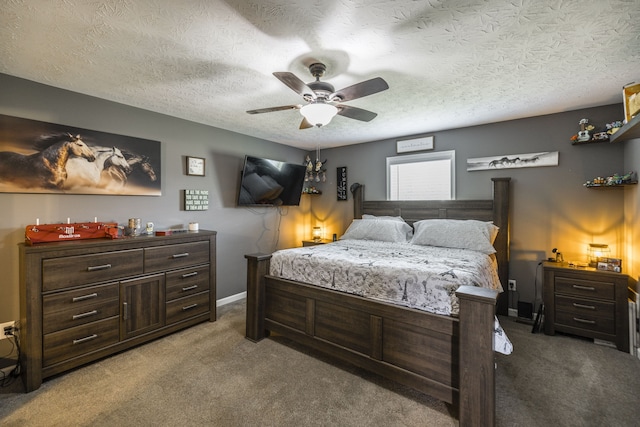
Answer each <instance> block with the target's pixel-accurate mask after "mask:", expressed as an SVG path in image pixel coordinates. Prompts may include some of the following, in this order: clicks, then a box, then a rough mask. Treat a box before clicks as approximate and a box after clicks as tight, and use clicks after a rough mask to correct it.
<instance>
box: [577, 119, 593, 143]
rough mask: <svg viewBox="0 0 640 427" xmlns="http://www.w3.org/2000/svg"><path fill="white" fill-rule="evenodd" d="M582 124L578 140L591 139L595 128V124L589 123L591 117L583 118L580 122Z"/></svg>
mask: <svg viewBox="0 0 640 427" xmlns="http://www.w3.org/2000/svg"><path fill="white" fill-rule="evenodd" d="M578 124H579V125H580V131H579V132H578V139H577V140H578V141H580V142H585V141H589V140H590V139H591V134H590V133H589V132H591V131H592V130H594V129H595V126H593V125H591V124H589V119H582V120H580V121H579V122H578Z"/></svg>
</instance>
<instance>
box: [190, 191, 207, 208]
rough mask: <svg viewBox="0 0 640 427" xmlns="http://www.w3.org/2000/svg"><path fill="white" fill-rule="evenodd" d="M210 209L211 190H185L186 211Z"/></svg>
mask: <svg viewBox="0 0 640 427" xmlns="http://www.w3.org/2000/svg"><path fill="white" fill-rule="evenodd" d="M207 209H209V190H184V210H185V211H206V210H207Z"/></svg>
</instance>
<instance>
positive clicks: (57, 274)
mask: <svg viewBox="0 0 640 427" xmlns="http://www.w3.org/2000/svg"><path fill="white" fill-rule="evenodd" d="M207 320H208V321H211V322H213V321H215V320H216V232H215V231H206V230H201V231H198V232H188V233H177V234H173V235H170V236H140V237H133V238H122V239H115V240H109V239H92V240H78V241H70V242H61V243H57V242H56V243H44V244H38V245H34V246H27V245H24V244H21V245H20V325H19V331H20V343H21V356H20V364H21V368H22V377H23V380H24V383H25V388H26V390H27V391H28V392H29V391H32V390H35V389H37V388H38V387H40V385H41V384H42V380H43V379H44V378H47V377H50V376H52V375H56V374H59V373H61V372H64V371H67V370H69V369H72V368H75V367H77V366H80V365H83V364H86V363H88V362H92V361H94V360H97V359H99V358H102V357H105V356H108V355H110V354H113V353H116V352H119V351H122V350H126V349H128V348H130V347H133V346H135V345H138V344H141V343H144V342H147V341H150V340H152V339H155V338H158V337H161V336H164V335H167V334H169V333H172V332H175V331H178V330H180V329H184V328H186V327H189V326H193V325H195V324H197V323H200V322H204V321H207Z"/></svg>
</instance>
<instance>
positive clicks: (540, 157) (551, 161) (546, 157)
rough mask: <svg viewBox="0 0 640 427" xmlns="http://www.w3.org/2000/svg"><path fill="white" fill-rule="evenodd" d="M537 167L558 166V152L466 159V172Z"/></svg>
mask: <svg viewBox="0 0 640 427" xmlns="http://www.w3.org/2000/svg"><path fill="white" fill-rule="evenodd" d="M539 166H558V152H557V151H545V152H541V153H528V154H508V155H502V156H494V157H476V158H475V159H467V170H468V171H480V170H490V169H513V168H535V167H539Z"/></svg>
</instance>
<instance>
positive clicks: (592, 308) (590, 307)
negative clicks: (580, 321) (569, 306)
mask: <svg viewBox="0 0 640 427" xmlns="http://www.w3.org/2000/svg"><path fill="white" fill-rule="evenodd" d="M573 306H574V307H576V308H586V309H589V310H595V309H596V307H595V306H593V305H584V304H578V303H576V302H574V303H573Z"/></svg>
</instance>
